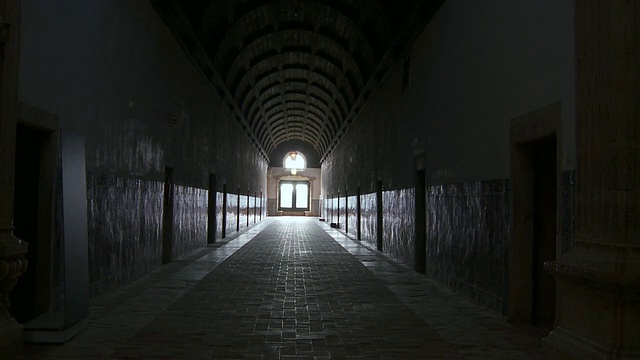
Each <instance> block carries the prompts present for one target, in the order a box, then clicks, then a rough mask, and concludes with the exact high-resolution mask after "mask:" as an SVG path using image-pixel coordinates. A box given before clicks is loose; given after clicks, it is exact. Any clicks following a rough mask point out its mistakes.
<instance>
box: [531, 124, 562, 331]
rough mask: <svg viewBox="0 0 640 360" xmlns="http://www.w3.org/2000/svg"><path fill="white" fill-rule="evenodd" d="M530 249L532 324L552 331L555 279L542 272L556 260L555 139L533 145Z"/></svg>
mask: <svg viewBox="0 0 640 360" xmlns="http://www.w3.org/2000/svg"><path fill="white" fill-rule="evenodd" d="M531 146H532V163H533V177H532V187H533V247H532V260H533V262H532V269H531V282H532V284H531V286H532V296H531V297H532V304H531V323H532V324H533V325H534V326H536V327H540V328H544V329H545V330H549V331H551V330H552V329H553V321H554V319H555V297H556V282H555V278H554V277H553V276H552V275H551V274H550V273H548V272H546V271H545V270H544V263H545V262H547V261H555V260H556V228H557V227H556V223H557V221H556V213H557V209H556V197H557V189H556V179H557V173H556V139H555V137H550V138H547V139H543V140H540V141H538V142H535V143H533V144H532V145H531Z"/></svg>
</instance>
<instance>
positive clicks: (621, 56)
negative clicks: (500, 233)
mask: <svg viewBox="0 0 640 360" xmlns="http://www.w3.org/2000/svg"><path fill="white" fill-rule="evenodd" d="M575 9H576V14H575V17H576V18H575V21H576V22H575V30H576V120H577V161H578V162H577V177H576V181H577V193H576V197H577V203H576V223H575V239H574V248H573V249H572V250H570V251H569V252H567V253H566V254H565V255H564V256H563V257H562V259H561V260H560V261H558V262H557V263H548V264H546V267H547V269H548V270H551V271H552V272H553V273H554V274H555V276H556V278H557V281H558V289H559V290H560V296H559V304H558V311H557V313H558V315H559V316H558V318H557V319H556V325H557V328H556V329H555V330H553V331H552V332H551V333H550V334H549V336H547V337H546V338H545V339H544V341H543V345H544V349H545V353H546V355H547V357H549V358H561V359H567V358H568V359H640V218H639V216H640V166H639V165H640V164H639V161H640V157H639V155H640V151H639V145H640V143H639V141H640V25H639V24H640V2H639V1H632V0H607V1H601V0H579V1H576V2H575Z"/></svg>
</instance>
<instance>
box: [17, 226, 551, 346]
mask: <svg viewBox="0 0 640 360" xmlns="http://www.w3.org/2000/svg"><path fill="white" fill-rule="evenodd" d="M24 358H25V359H100V358H102V359H279V358H296V359H541V358H542V355H541V348H540V338H539V337H537V336H535V335H534V334H533V333H532V332H531V331H528V330H526V329H520V328H516V327H513V326H511V325H509V324H507V323H506V322H505V321H504V319H502V318H501V317H500V316H499V315H498V314H496V313H494V312H492V311H490V310H485V309H482V308H479V307H477V306H475V305H473V304H471V303H470V302H468V301H466V300H465V299H463V298H462V297H460V296H457V295H455V294H453V293H451V292H450V291H448V290H446V289H445V288H444V287H441V286H439V285H438V284H436V283H434V282H432V281H430V280H428V279H426V278H425V277H424V276H421V275H419V274H417V273H415V272H413V271H412V270H410V269H408V268H406V267H404V266H402V265H400V264H397V263H395V262H393V261H391V260H389V259H387V258H385V257H384V256H382V255H380V254H378V253H376V252H375V251H372V250H370V249H367V248H365V247H364V246H362V245H360V244H359V243H357V242H356V241H353V240H351V239H349V238H347V237H345V236H344V235H342V234H341V233H340V232H338V231H336V230H334V229H331V228H329V227H328V226H327V224H325V223H322V222H319V221H318V219H310V218H269V219H267V220H266V221H263V222H262V223H260V224H258V225H256V226H254V227H253V228H250V229H249V230H248V231H246V232H244V233H242V234H240V235H239V236H237V237H236V238H235V239H233V240H231V241H229V242H228V243H225V244H222V245H220V244H218V245H217V246H213V247H207V248H204V249H202V250H200V251H199V252H197V253H196V254H192V255H191V256H189V257H187V258H185V259H182V260H180V261H176V262H174V263H171V264H168V265H165V266H163V267H162V268H160V269H159V270H158V271H155V272H153V273H151V274H149V275H147V276H146V277H144V278H142V279H141V280H139V281H137V282H135V283H133V284H131V285H129V286H127V287H125V288H123V289H122V290H120V291H117V292H114V293H111V294H110V295H108V296H105V297H102V298H99V299H94V300H92V304H91V314H90V319H89V325H88V327H87V329H86V330H85V331H84V332H82V333H81V334H80V335H78V336H77V337H75V338H74V339H72V340H71V341H70V342H68V343H67V344H65V345H59V346H52V345H27V347H26V349H25V355H24Z"/></svg>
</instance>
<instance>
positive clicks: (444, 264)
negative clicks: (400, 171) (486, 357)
mask: <svg viewBox="0 0 640 360" xmlns="http://www.w3.org/2000/svg"><path fill="white" fill-rule="evenodd" d="M509 219H510V204H509V180H490V181H478V182H470V183H463V184H451V185H438V186H431V187H428V188H427V275H428V276H429V277H432V278H435V279H437V280H438V281H440V282H442V283H444V284H446V285H448V286H449V287H451V288H452V289H454V290H455V291H456V292H460V293H463V294H466V295H468V296H471V297H473V298H474V299H475V300H476V302H478V303H481V304H484V305H487V306H490V307H492V308H494V309H496V310H499V311H504V310H505V307H506V303H507V301H506V299H507V298H506V296H507V292H508V282H507V281H508V260H509V242H510V241H509V239H510V220H509Z"/></svg>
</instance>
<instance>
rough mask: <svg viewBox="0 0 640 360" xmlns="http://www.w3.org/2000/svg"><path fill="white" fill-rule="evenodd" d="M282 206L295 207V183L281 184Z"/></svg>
mask: <svg viewBox="0 0 640 360" xmlns="http://www.w3.org/2000/svg"><path fill="white" fill-rule="evenodd" d="M280 206H281V207H283V208H291V207H293V184H291V183H285V184H281V185H280Z"/></svg>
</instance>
